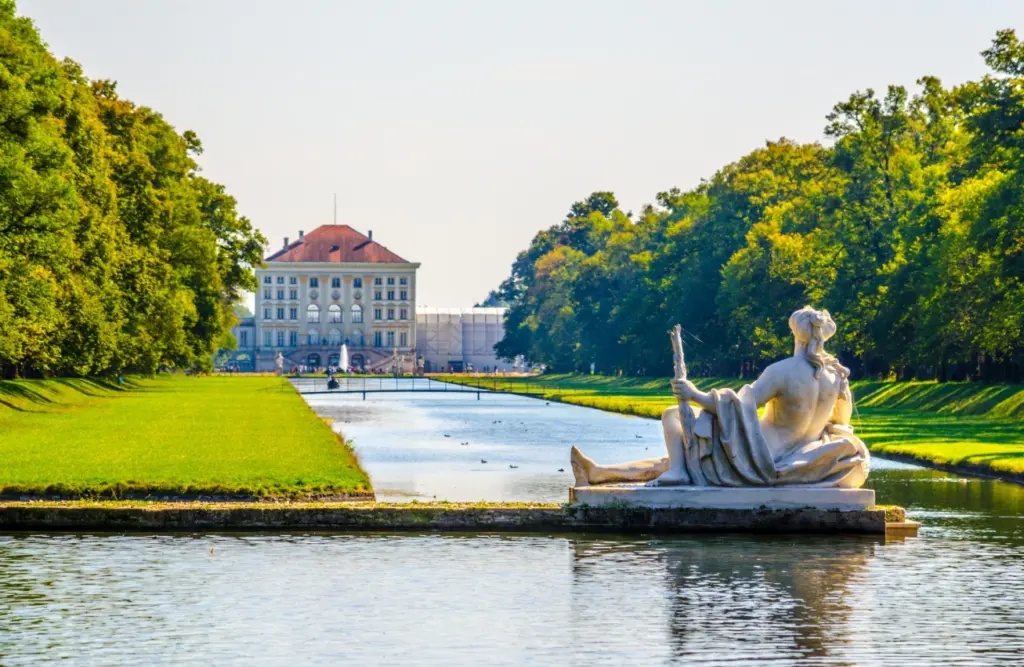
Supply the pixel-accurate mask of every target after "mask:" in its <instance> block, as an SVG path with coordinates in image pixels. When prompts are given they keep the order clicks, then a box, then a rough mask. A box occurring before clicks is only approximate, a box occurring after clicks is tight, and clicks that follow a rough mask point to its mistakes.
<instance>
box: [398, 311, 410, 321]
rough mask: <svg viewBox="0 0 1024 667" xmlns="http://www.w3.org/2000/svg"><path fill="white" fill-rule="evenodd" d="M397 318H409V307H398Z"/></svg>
mask: <svg viewBox="0 0 1024 667" xmlns="http://www.w3.org/2000/svg"><path fill="white" fill-rule="evenodd" d="M398 319H400V320H407V319H409V309H408V308H400V309H399V310H398Z"/></svg>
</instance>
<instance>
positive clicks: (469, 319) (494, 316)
mask: <svg viewBox="0 0 1024 667" xmlns="http://www.w3.org/2000/svg"><path fill="white" fill-rule="evenodd" d="M504 336H505V309H504V308H430V307H427V306H419V307H417V308H416V354H417V356H421V357H423V362H424V368H425V369H426V370H427V371H428V372H439V371H447V370H456V371H460V370H466V368H467V366H471V367H472V368H473V370H484V369H485V368H486V369H488V370H494V369H495V368H497V369H499V370H505V371H510V370H512V364H511V363H509V362H507V361H502V360H500V359H498V358H497V356H495V354H494V345H495V343H497V342H498V341H500V340H501V339H502V338H503V337H504Z"/></svg>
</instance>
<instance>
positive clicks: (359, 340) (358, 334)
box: [352, 329, 363, 347]
mask: <svg viewBox="0 0 1024 667" xmlns="http://www.w3.org/2000/svg"><path fill="white" fill-rule="evenodd" d="M352 342H354V343H355V344H356V345H358V346H360V347H362V346H363V332H362V331H360V330H359V329H356V330H355V331H353V332H352Z"/></svg>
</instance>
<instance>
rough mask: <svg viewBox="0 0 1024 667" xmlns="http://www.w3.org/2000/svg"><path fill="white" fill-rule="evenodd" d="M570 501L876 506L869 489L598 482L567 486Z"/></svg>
mask: <svg viewBox="0 0 1024 667" xmlns="http://www.w3.org/2000/svg"><path fill="white" fill-rule="evenodd" d="M569 502H570V503H573V504H579V505H587V506H589V507H642V508H647V509H677V508H687V509H729V510H754V509H803V508H809V509H817V510H840V511H843V512H852V511H858V510H866V509H871V508H872V507H874V506H875V492H874V490H872V489H834V488H817V487H807V486H804V487H801V486H774V487H739V488H733V487H720V486H667V487H648V486H644V485H643V484H601V485H597V486H576V487H572V488H570V489H569Z"/></svg>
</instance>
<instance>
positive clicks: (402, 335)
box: [398, 331, 409, 347]
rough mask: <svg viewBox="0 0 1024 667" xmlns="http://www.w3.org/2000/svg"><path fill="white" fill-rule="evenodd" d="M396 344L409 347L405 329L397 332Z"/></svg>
mask: <svg viewBox="0 0 1024 667" xmlns="http://www.w3.org/2000/svg"><path fill="white" fill-rule="evenodd" d="M398 344H399V345H401V346H402V347H409V334H408V333H406V332H405V331H403V332H402V333H400V334H398Z"/></svg>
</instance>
